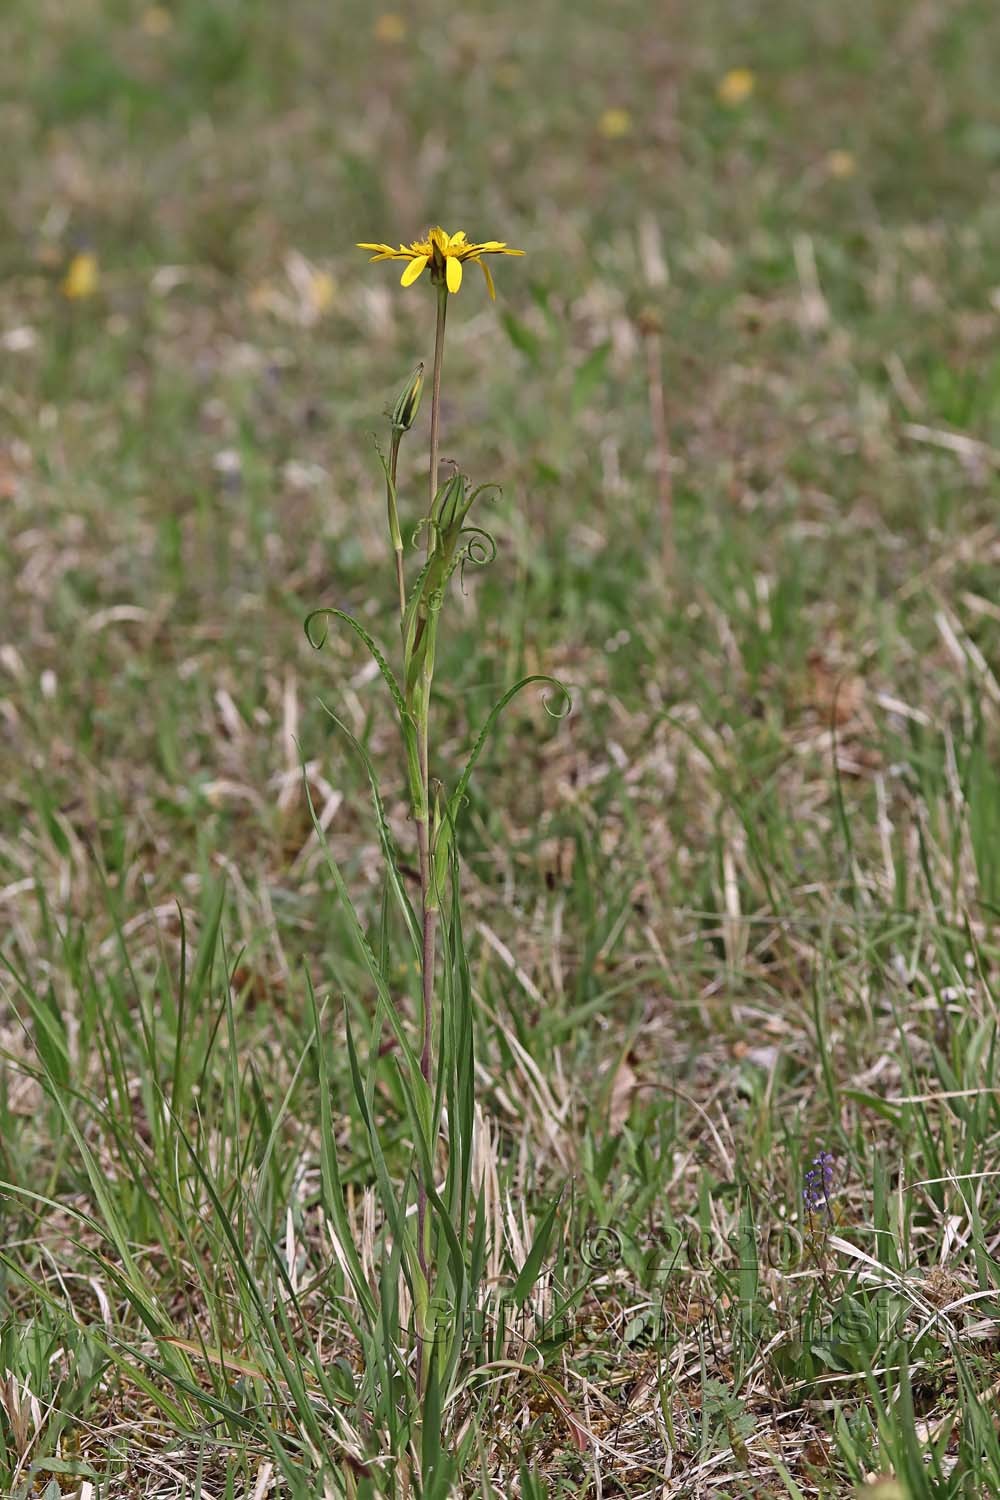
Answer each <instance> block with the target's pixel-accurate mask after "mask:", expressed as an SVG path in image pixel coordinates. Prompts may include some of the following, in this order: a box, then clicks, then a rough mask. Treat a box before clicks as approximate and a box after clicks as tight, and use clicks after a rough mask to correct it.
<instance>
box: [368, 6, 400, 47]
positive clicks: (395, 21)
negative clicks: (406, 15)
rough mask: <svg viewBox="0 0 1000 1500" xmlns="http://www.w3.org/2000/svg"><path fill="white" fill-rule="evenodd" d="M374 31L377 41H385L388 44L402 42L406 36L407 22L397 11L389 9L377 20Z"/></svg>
mask: <svg viewBox="0 0 1000 1500" xmlns="http://www.w3.org/2000/svg"><path fill="white" fill-rule="evenodd" d="M374 32H375V40H376V41H377V42H385V43H386V44H387V45H389V44H391V43H392V42H401V41H402V40H403V39H404V37H405V36H406V22H405V21H404V19H403V17H402V16H397V15H396V13H395V11H391V10H387V11H386V12H385V14H384V15H381V16H379V18H378V20H377V21H376V22H375V26H374Z"/></svg>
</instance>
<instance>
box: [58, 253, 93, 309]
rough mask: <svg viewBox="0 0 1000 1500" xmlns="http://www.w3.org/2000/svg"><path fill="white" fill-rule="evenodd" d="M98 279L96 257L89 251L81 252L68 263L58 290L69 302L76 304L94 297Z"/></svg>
mask: <svg viewBox="0 0 1000 1500" xmlns="http://www.w3.org/2000/svg"><path fill="white" fill-rule="evenodd" d="M100 279H101V273H100V269H99V267H98V264H97V256H96V255H94V253H93V252H92V251H90V250H81V251H79V253H78V254H76V255H74V257H73V259H72V260H71V261H70V263H69V265H68V267H67V269H66V275H65V276H64V277H63V279H62V284H61V287H60V290H61V292H62V294H63V296H64V297H68V298H69V299H70V301H71V302H78V301H80V300H81V299H82V298H84V297H92V296H93V295H94V293H95V292H96V291H97V284H98V282H99V281H100Z"/></svg>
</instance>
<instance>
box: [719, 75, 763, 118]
mask: <svg viewBox="0 0 1000 1500" xmlns="http://www.w3.org/2000/svg"><path fill="white" fill-rule="evenodd" d="M756 81H757V80H756V79H755V78H754V76H753V74H752V73H751V71H750V69H749V68H730V70H729V72H728V73H726V74H725V76H724V77H722V78H720V79H719V86H718V88H717V89H716V91H715V92H716V94H717V95H718V98H719V103H720V104H724V105H725V106H726V108H727V109H736V108H738V106H739V105H741V104H745V103H746V101H747V100H748V99H749V98H750V95H751V94H752V93H753V91H754V85H755V83H756Z"/></svg>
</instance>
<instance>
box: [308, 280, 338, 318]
mask: <svg viewBox="0 0 1000 1500" xmlns="http://www.w3.org/2000/svg"><path fill="white" fill-rule="evenodd" d="M333 296H334V282H333V277H332V276H331V275H330V273H329V271H314V272H313V275H312V279H311V281H310V282H309V300H310V302H311V303H312V305H313V307H314V309H315V310H316V313H317V314H318V315H320V316H322V314H323V313H326V312H329V311H330V308H331V307H332V306H333Z"/></svg>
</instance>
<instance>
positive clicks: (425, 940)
mask: <svg viewBox="0 0 1000 1500" xmlns="http://www.w3.org/2000/svg"><path fill="white" fill-rule="evenodd" d="M437 291H438V304H437V326H436V328H435V333H434V374H433V378H432V382H431V442H430V448H431V451H430V463H429V476H428V477H429V489H430V496H429V502H428V503H429V509H428V512H427V556H428V558H430V555H431V553H432V552H433V550H434V546H435V527H434V524H433V522H432V521H431V519H430V517H431V514H432V512H433V510H434V500H435V497H436V495H437V488H438V483H437V473H438V434H439V431H440V424H441V369H442V366H443V364H444V328H445V320H446V318H447V316H448V287H447V285H446V284H445V282H444V279H443V278H442V280H441V281H440V283H439V284H438V289H437ZM425 628H426V629H427V631H428V641H427V649H426V652H425V655H424V660H423V664H422V666H421V681H420V686H419V691H418V694H417V703H418V708H417V713H416V716H415V717H416V721H417V746H418V757H419V762H420V790H421V793H422V805H421V807H420V810H419V811H420V816H419V817H417V819H416V823H417V852H418V856H419V865H420V895H421V908H422V910H421V917H422V922H421V928H422V948H421V963H420V980H421V985H420V988H421V1002H422V1004H421V1042H420V1072H421V1075H422V1077H423V1080H424V1082H425V1084H426V1085H427V1093H428V1097H431V1098H433V1084H432V1080H433V1074H434V1065H433V1057H432V1047H433V1038H434V966H435V956H436V940H437V915H438V903H437V894H436V891H435V888H434V862H433V860H432V858H431V840H430V807H431V796H430V791H431V784H430V756H429V750H428V743H427V741H428V720H429V719H430V697H431V681H432V678H433V674H434V640H435V637H436V634H437V614H436V610H432V611H431V613H430V614H429V617H428V619H427V621H426V626H425ZM429 1231H430V1226H429V1224H428V1221H427V1184H426V1183H425V1182H424V1180H423V1176H422V1175H421V1177H420V1179H419V1181H418V1183H417V1259H418V1262H419V1265H420V1271H421V1275H422V1276H423V1279H424V1283H425V1285H427V1286H429V1285H430V1232H429ZM420 1333H422V1330H418V1336H419V1335H420ZM426 1375H427V1366H426V1364H425V1362H424V1341H423V1339H422V1338H420V1342H419V1343H418V1345H417V1389H418V1392H419V1393H420V1395H421V1397H422V1396H423V1392H424V1382H425V1380H426Z"/></svg>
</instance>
